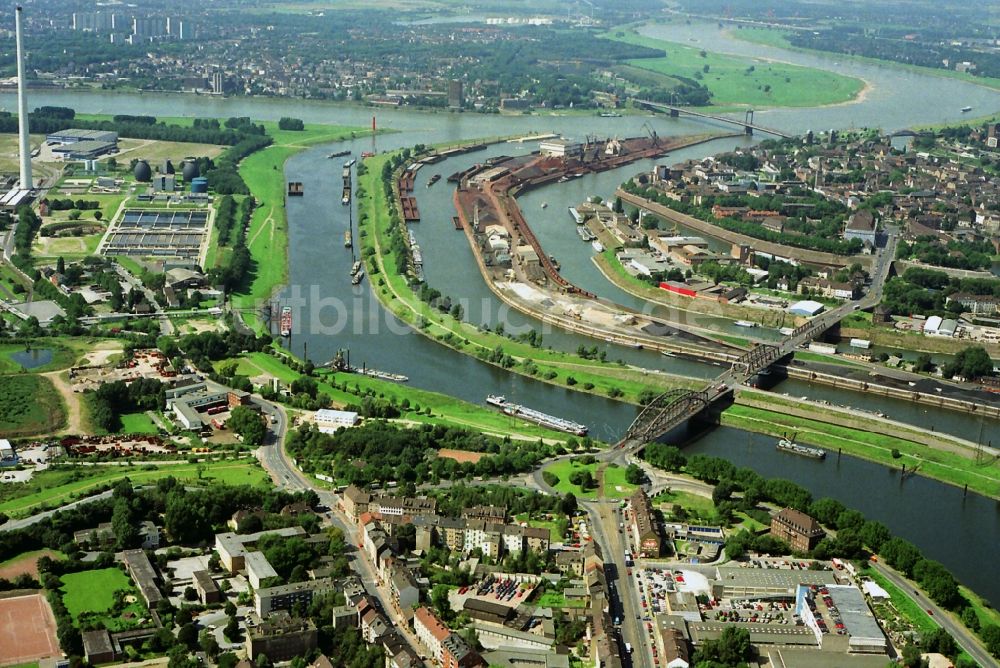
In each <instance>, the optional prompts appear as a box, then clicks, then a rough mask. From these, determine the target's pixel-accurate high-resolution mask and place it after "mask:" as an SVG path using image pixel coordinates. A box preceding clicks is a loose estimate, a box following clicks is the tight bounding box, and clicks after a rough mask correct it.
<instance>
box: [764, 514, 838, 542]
mask: <svg viewBox="0 0 1000 668" xmlns="http://www.w3.org/2000/svg"><path fill="white" fill-rule="evenodd" d="M771 535H772V536H774V537H775V538H778V539H780V540H783V541H785V542H786V543H788V544H789V545H791V547H792V549H793V550H795V551H796V552H808V551H809V550H811V549H813V548H814V547H816V544H817V543H818V542H819V541H821V540H822V539H823V538H824V537H825V536H826V533H825V532H824V531H823V528H822V527H820V525H819V522H817V521H816V520H814V519H813V518H812V517H810V516H809V515H806V514H805V513H803V512H802V511H800V510H794V509H792V508H783V509H782V510H780V511H778V512H777V513H775V514H774V515H772V516H771Z"/></svg>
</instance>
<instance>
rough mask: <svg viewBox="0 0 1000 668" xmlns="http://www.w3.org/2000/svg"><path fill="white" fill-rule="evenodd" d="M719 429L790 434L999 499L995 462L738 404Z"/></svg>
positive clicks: (998, 469) (999, 481)
mask: <svg viewBox="0 0 1000 668" xmlns="http://www.w3.org/2000/svg"><path fill="white" fill-rule="evenodd" d="M768 400H769V401H770V398H769V399H768ZM775 403H776V406H777V405H780V400H777V399H776V402H775ZM722 424H724V425H727V426H732V427H739V428H741V429H747V430H750V431H755V432H758V433H762V434H770V435H772V436H782V435H784V434H787V433H788V432H795V433H796V434H797V436H796V439H797V440H799V441H801V442H804V443H810V444H812V445H818V446H820V447H823V448H827V449H829V450H831V451H833V453H834V454H835V453H836V451H837V450H838V449H843V451H844V452H845V453H846V454H849V455H854V456H856V457H861V458H862V459H868V460H870V461H874V462H877V463H879V464H884V465H886V466H889V467H891V468H895V469H899V468H901V467H902V466H903V465H904V464H905V465H906V468H907V470H913V469H914V468H916V469H917V472H918V473H919V474H920V475H925V476H927V477H929V478H935V479H937V480H941V481H943V482H947V483H950V484H952V485H957V486H963V485H966V484H968V486H969V489H970V490H972V491H975V492H978V493H980V494H983V495H984V496H991V497H993V498H1000V465H998V464H997V463H996V462H992V463H988V464H987V465H981V464H979V463H977V462H976V461H975V460H974V459H972V458H969V457H966V456H962V455H959V454H956V453H953V452H947V451H943V450H939V449H935V448H930V447H927V446H926V445H923V444H922V443H920V442H919V441H910V440H905V439H901V438H893V437H891V436H885V435H882V434H875V433H871V432H867V431H863V430H862V429H855V428H852V427H844V426H840V425H837V424H830V423H826V422H820V421H817V420H809V419H806V418H801V417H797V416H793V415H787V414H785V413H781V412H777V411H771V410H764V409H761V408H755V407H751V406H740V405H736V406H731V407H730V408H728V409H727V410H726V411H725V412H724V413H723V414H722ZM914 437H915V438H919V435H918V434H915V436H914ZM893 449H896V450H898V451H899V453H900V457H899V458H894V457H893V456H892V451H893Z"/></svg>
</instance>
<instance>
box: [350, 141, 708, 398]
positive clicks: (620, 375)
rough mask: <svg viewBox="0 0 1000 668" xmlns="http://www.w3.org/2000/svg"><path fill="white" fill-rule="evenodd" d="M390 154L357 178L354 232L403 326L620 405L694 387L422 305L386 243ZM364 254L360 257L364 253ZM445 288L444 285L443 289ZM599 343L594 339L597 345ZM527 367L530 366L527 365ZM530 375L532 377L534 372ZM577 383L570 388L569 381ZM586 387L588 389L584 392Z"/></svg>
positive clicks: (376, 284)
mask: <svg viewBox="0 0 1000 668" xmlns="http://www.w3.org/2000/svg"><path fill="white" fill-rule="evenodd" d="M388 158H389V156H388V155H379V156H376V157H374V158H370V159H367V160H365V166H366V167H367V169H368V172H367V174H365V175H363V176H361V177H360V179H359V181H360V185H361V186H362V187H363V188H364V190H365V192H366V196H365V197H364V198H362V199H361V201H359V203H358V207H359V209H358V210H359V217H361V218H365V217H367V220H365V221H364V222H361V221H359V225H358V228H359V230H360V233H359V236H360V241H361V246H362V250H363V251H364V250H367V249H368V248H372V249H374V250H375V255H374V258H375V261H376V262H377V266H376V268H375V271H372V266H371V264H372V260H371V259H369V260H368V263H369V272H368V275H369V277H371V279H372V289H373V292H374V293H375V296H376V297H377V298H378V300H379V301H380V302H382V304H383V305H384V306H385V307H386V308H387V309H388V310H390V311H392V313H393V314H394V315H395V316H396V317H398V318H399V319H400V320H402V321H403V322H406V323H408V324H409V325H411V326H412V327H414V328H416V329H417V330H419V331H421V332H422V333H424V334H425V335H427V336H429V337H431V338H433V339H434V340H436V341H438V342H439V343H441V344H443V345H446V346H448V347H450V348H453V349H455V350H458V351H460V352H463V353H465V354H468V355H473V356H476V357H478V358H479V359H482V360H484V361H487V360H486V358H487V356H488V354H489V353H490V352H492V351H494V350H496V349H497V347H499V348H501V349H502V350H503V352H504V353H506V354H509V355H510V356H511V357H513V358H514V361H515V362H516V363H515V364H514V366H512V367H510V368H509V369H510V371H513V372H515V373H520V374H524V375H530V376H532V377H533V378H535V379H536V380H542V381H545V382H548V383H551V384H554V385H560V386H562V387H572V388H573V390H574V391H586V392H592V393H594V394H602V395H604V396H609V393H610V392H612V391H613V390H615V391H619V392H623V393H624V394H623V395H622V396H621V397H619V399H620V400H621V401H631V402H637V401H638V398H639V394H640V393H641V392H642V391H643V390H646V389H648V388H650V387H653V388H659V389H663V390H666V389H671V388H675V387H692V388H693V387H697V386H700V384H699V382H698V381H697V380H693V379H691V378H683V377H680V376H671V375H668V374H649V372H648V371H647V370H645V369H638V368H633V367H628V366H625V365H623V364H617V363H616V362H614V361H610V360H609V361H605V362H600V361H598V360H588V359H583V358H581V357H579V356H577V355H575V354H571V353H566V352H560V351H557V350H550V349H547V348H545V347H544V345H543V346H542V347H539V348H534V347H532V346H530V345H529V344H527V343H522V342H518V341H514V340H512V339H509V338H507V337H504V336H500V335H498V334H496V333H494V332H490V331H485V330H482V329H480V328H479V327H477V326H475V325H473V324H471V323H468V322H460V321H457V320H455V319H454V318H452V317H451V316H449V315H445V314H442V313H440V312H439V311H437V310H436V309H433V308H432V307H431V306H429V305H428V304H426V303H424V302H422V301H421V300H420V299H419V298H418V296H417V295H415V294H414V292H413V290H412V289H411V288H410V286H409V285H408V283H407V279H406V278H405V277H404V276H401V275H399V274H398V273H396V271H395V267H396V256H395V252H394V251H393V250H392V248H391V245H390V243H389V237H388V235H389V233H388V229H387V226H388V224H389V215H388V208H387V207H388V201H387V200H386V197H385V192H384V190H383V187H382V183H381V172H382V166H383V165H384V164H385V162H386V161H387V160H388ZM362 254H363V255H364V253H362ZM442 287H445V289H447V286H442ZM596 344H597V342H596V340H595V345H596ZM526 362H531V367H530V368H529V367H528V366H527V365H526ZM532 371H533V373H532ZM571 378H572V379H573V381H575V383H570V382H569V379H571ZM588 383H589V384H590V387H588V386H587V385H588Z"/></svg>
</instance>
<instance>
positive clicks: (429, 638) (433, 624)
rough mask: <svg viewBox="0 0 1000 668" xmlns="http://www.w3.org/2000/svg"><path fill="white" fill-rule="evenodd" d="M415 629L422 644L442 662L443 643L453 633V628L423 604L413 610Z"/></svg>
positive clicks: (435, 658)
mask: <svg viewBox="0 0 1000 668" xmlns="http://www.w3.org/2000/svg"><path fill="white" fill-rule="evenodd" d="M413 630H414V633H416V636H417V640H419V641H420V644H421V645H423V646H424V647H425V648H427V653H428V654H430V655H431V657H432V658H433V659H434V660H435V661H437V662H438V663H441V655H442V643H443V642H444V640H445V638H447V637H448V636H449V635H450V634H451V629H449V628H448V627H447V626H445V624H444V622H442V621H441V620H440V619H438V617H437V615H435V614H434V613H433V612H432V611H431V610H430V608H427V607H424V606H421V607H419V608H417V609H416V610H414V612H413Z"/></svg>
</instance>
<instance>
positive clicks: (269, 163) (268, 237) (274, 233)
mask: <svg viewBox="0 0 1000 668" xmlns="http://www.w3.org/2000/svg"><path fill="white" fill-rule="evenodd" d="M300 150H301V149H299V148H294V147H291V146H269V147H267V148H265V149H264V150H262V151H257V152H256V153H254V154H252V155H250V156H248V157H247V158H245V159H244V160H243V161H242V162H240V176H242V177H243V180H244V181H246V184H247V187H249V188H250V192H251V193H253V196H254V197H255V198H256V199H257V208H256V209H255V210H254V212H253V218H252V219H251V221H250V227H249V229H248V230H247V238H246V243H247V248H248V249H249V250H250V255H251V257H252V258H253V265H254V271H253V278H252V280H251V281H250V284H249V286H247V288H246V289H245V290H244V291H242V292H241V293H240V294H238V295H236V296H234V298H233V303H234V304H235V305H236V306H237V307H247V306H253V305H254V304H256V303H257V302H259V301H260V300H263V299H267V298H268V297H269V296H270V295H271V292H273V291H274V289H275V288H277V287H278V286H279V285H281V284H282V283H284V282H285V280H286V279H287V278H288V222H287V220H286V219H285V176H284V175H285V171H284V165H285V161H286V160H287V159H288V158H289V157H291V156H292V155H294V154H295V153H297V152H298V151H300Z"/></svg>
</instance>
